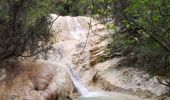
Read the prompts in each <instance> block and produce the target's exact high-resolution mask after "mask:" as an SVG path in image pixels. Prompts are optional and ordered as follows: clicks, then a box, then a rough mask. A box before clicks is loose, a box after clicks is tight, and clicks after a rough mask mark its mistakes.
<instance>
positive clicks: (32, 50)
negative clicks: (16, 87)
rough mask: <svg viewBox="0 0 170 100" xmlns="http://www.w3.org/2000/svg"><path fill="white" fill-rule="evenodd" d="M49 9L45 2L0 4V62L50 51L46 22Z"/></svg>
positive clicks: (29, 0)
mask: <svg viewBox="0 0 170 100" xmlns="http://www.w3.org/2000/svg"><path fill="white" fill-rule="evenodd" d="M49 5H50V6H49ZM51 5H52V4H51V2H50V1H48V0H0V55H1V57H0V60H4V59H11V58H16V57H19V56H32V55H35V54H37V53H40V52H45V51H46V50H47V49H49V48H50V43H49V41H50V37H51V34H50V33H49V31H48V30H49V29H48V24H49V22H48V21H47V19H48V16H49V12H50V11H51V10H52V6H51Z"/></svg>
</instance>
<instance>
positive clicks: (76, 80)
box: [69, 68, 89, 96]
mask: <svg viewBox="0 0 170 100" xmlns="http://www.w3.org/2000/svg"><path fill="white" fill-rule="evenodd" d="M69 74H70V77H71V79H72V81H73V84H74V86H75V87H76V88H77V89H78V91H79V92H80V93H81V95H82V96H86V95H87V94H88V93H89V91H88V89H87V88H86V87H85V86H84V85H83V84H82V83H81V81H80V78H79V75H78V74H77V73H76V72H75V71H74V70H73V69H71V68H70V69H69Z"/></svg>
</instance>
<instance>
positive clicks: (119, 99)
mask: <svg viewBox="0 0 170 100" xmlns="http://www.w3.org/2000/svg"><path fill="white" fill-rule="evenodd" d="M70 20H71V21H70ZM66 22H67V24H68V27H67V28H68V30H70V32H69V33H67V34H68V35H71V37H73V39H72V40H65V41H62V42H61V43H59V45H60V46H61V47H62V48H61V52H62V53H61V56H62V57H60V58H59V59H58V58H55V57H54V58H55V60H54V61H50V63H54V64H59V63H58V62H60V64H61V65H60V66H63V67H65V68H66V69H67V71H68V73H69V75H70V78H71V80H72V82H73V84H74V86H75V88H77V90H78V92H79V93H80V94H81V97H79V98H78V100H141V99H139V98H137V97H135V96H131V95H125V94H122V93H114V92H106V91H90V90H88V87H87V86H86V85H84V84H83V83H82V82H81V78H80V75H79V73H78V72H76V70H74V66H75V65H74V64H73V63H72V56H73V54H74V53H75V52H76V51H75V50H74V49H75V48H76V45H77V44H78V43H81V42H83V40H85V38H84V37H83V36H85V37H86V33H87V31H88V30H85V29H83V28H82V26H81V25H80V23H79V22H78V20H77V18H72V19H70V17H69V18H67V19H66ZM57 46H58V45H57ZM60 46H59V47H60ZM57 48H58V47H57ZM56 59H58V61H57V60H56ZM142 100H143V99H142Z"/></svg>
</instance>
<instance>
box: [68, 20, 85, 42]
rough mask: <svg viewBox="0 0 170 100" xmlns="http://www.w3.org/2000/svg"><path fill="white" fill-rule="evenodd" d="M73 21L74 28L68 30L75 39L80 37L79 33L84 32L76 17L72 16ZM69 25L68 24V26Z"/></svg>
mask: <svg viewBox="0 0 170 100" xmlns="http://www.w3.org/2000/svg"><path fill="white" fill-rule="evenodd" d="M73 21H74V23H75V25H74V26H75V29H74V30H72V31H71V32H70V34H71V35H72V36H73V37H74V38H75V39H81V34H82V33H85V30H83V29H82V28H81V25H80V23H79V22H78V20H77V18H73ZM69 27H70V26H69Z"/></svg>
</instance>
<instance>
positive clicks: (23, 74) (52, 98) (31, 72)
mask: <svg viewBox="0 0 170 100" xmlns="http://www.w3.org/2000/svg"><path fill="white" fill-rule="evenodd" d="M8 66H9V67H7V68H6V69H5V70H6V77H5V78H4V79H3V80H1V81H0V98H1V99H0V100H56V99H57V98H60V100H70V98H71V96H72V93H73V84H72V81H71V79H70V77H69V75H68V73H67V71H65V70H66V69H65V68H63V67H61V66H56V65H53V64H50V63H32V62H24V63H22V64H17V65H15V66H10V65H8ZM57 100H58V99H57Z"/></svg>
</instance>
